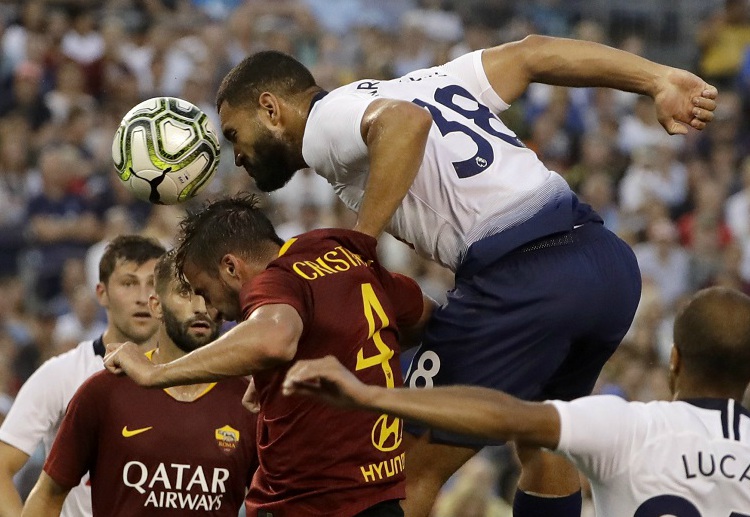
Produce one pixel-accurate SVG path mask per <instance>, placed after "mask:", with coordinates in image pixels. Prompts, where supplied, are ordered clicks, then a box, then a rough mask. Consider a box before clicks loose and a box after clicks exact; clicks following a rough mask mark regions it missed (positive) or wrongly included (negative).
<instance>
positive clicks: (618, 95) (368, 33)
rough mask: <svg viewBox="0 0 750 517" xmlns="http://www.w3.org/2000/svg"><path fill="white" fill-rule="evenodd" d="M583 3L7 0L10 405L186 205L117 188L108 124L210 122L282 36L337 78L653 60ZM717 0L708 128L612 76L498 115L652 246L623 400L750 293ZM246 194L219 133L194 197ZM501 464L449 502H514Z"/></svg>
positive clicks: (5, 370) (2, 405)
mask: <svg viewBox="0 0 750 517" xmlns="http://www.w3.org/2000/svg"><path fill="white" fill-rule="evenodd" d="M682 1H685V0H678V3H679V2H682ZM578 4H579V3H578V2H564V1H562V0H536V1H526V2H512V1H510V0H461V1H458V0H378V1H377V2H373V1H367V0H89V1H86V0H78V1H72V0H71V1H63V0H51V1H46V2H44V1H38V0H24V1H22V2H21V1H19V2H8V1H6V2H4V3H0V51H1V52H0V419H1V418H2V415H3V414H4V413H5V412H6V411H7V409H8V408H9V407H10V404H11V403H12V400H13V396H14V394H15V393H16V392H17V390H18V388H19V387H20V385H21V384H22V383H23V382H24V380H25V379H26V378H27V377H28V376H29V375H30V374H31V372H33V371H34V369H35V368H36V367H37V366H38V365H39V364H40V363H41V362H42V361H44V360H45V359H47V358H49V357H51V356H54V355H56V354H59V353H61V352H63V351H65V350H68V349H70V348H71V347H73V346H75V344H77V343H78V342H79V341H81V340H84V339H90V338H93V337H96V336H98V335H99V334H100V333H101V331H102V329H103V326H104V322H103V321H102V311H101V310H100V308H99V306H98V303H97V300H96V296H95V285H96V282H97V274H98V273H97V271H98V270H97V267H98V260H99V257H100V256H101V253H102V250H103V247H104V246H105V244H106V243H107V242H108V240H109V239H111V238H112V237H113V236H115V235H118V234H122V233H131V232H138V233H143V234H146V235H150V236H153V237H156V238H158V239H159V240H161V241H162V242H163V243H164V244H165V245H167V246H170V245H171V244H172V241H173V238H174V235H175V232H176V227H177V224H178V222H179V220H180V217H181V215H182V213H183V211H184V210H185V209H186V208H189V207H186V206H182V205H181V206H152V205H149V204H148V203H144V202H140V201H137V200H135V199H134V198H133V197H132V196H131V195H130V194H129V192H128V191H127V190H125V189H124V188H123V187H122V185H121V184H120V181H119V179H118V177H117V175H116V174H115V171H114V169H113V166H112V163H111V143H112V136H113V135H114V132H115V129H116V128H117V125H118V123H119V121H120V120H121V118H122V116H123V115H124V114H125V113H126V112H127V111H128V110H129V109H130V108H131V107H132V106H134V105H135V104H137V103H138V102H139V101H141V100H143V99H146V98H149V97H153V96H157V95H171V96H177V97H182V98H184V99H187V100H189V101H191V102H193V103H194V104H196V105H198V106H200V107H201V108H202V109H204V111H206V112H207V113H208V114H209V116H210V117H211V118H212V119H213V120H214V121H215V122H216V123H217V124H218V120H217V115H216V110H215V107H214V102H213V96H214V92H215V91H216V87H217V86H218V83H219V82H220V80H221V78H222V77H223V75H224V74H225V73H226V72H227V71H228V70H229V69H230V68H231V67H232V66H233V65H235V64H236V63H238V62H239V61H240V60H241V59H242V58H243V57H244V56H246V55H247V54H249V53H252V52H255V51H258V50H263V49H269V48H272V49H277V50H282V51H285V52H288V53H291V54H293V55H295V56H296V57H297V58H298V59H300V60H301V61H302V62H303V63H304V64H305V65H307V66H309V67H310V69H311V70H312V71H313V73H314V75H315V77H316V79H317V80H318V82H319V84H321V86H323V87H324V88H327V89H332V88H335V87H336V86H338V85H341V84H343V83H346V82H349V81H352V80H354V79H358V78H365V77H367V78H375V79H385V78H391V77H394V76H398V75H401V74H403V73H406V72H408V71H411V70H414V69H417V68H424V67H429V66H432V65H435V64H440V63H443V62H445V61H447V60H450V59H452V58H454V57H457V56H459V55H461V54H463V53H465V52H468V51H471V50H474V49H478V48H484V47H489V46H493V45H497V44H500V43H504V42H507V41H512V40H517V39H520V38H522V37H524V36H525V35H527V34H530V33H543V34H551V35H556V36H569V37H575V38H579V39H587V40H592V41H598V42H601V43H606V44H609V45H613V46H616V47H619V48H622V49H625V50H628V51H630V52H634V53H637V54H642V55H645V56H646V57H649V54H648V49H649V43H650V42H649V37H648V34H642V33H639V32H637V31H635V32H633V33H632V34H629V33H625V34H621V35H619V37H618V38H617V40H613V39H610V38H609V37H608V31H607V28H606V26H605V24H603V23H602V21H601V20H597V19H593V18H587V17H586V16H585V13H584V11H582V10H580V9H578V8H577V7H576V5H578ZM635 4H638V2H635V3H634V5H635ZM705 6H706V8H705V11H706V12H705V13H704V16H701V17H700V18H697V19H695V20H689V22H691V24H689V26H690V27H692V29H693V30H692V36H693V37H692V38H682V39H681V40H680V41H678V42H676V43H675V44H677V45H683V46H685V47H686V48H688V49H689V50H692V55H694V56H695V59H694V62H693V65H692V67H691V68H692V70H693V71H695V72H696V73H699V74H701V75H702V76H703V77H704V78H705V79H707V80H708V81H709V82H713V83H714V84H716V85H717V86H718V87H719V88H720V103H719V108H718V109H717V111H716V120H715V121H714V122H713V123H712V125H711V126H710V127H709V129H708V130H706V131H705V132H703V133H698V132H696V131H691V132H690V133H689V134H688V135H687V136H684V137H670V136H668V135H667V134H666V133H665V132H664V131H663V129H662V128H661V126H660V125H659V123H658V122H657V120H656V117H655V114H654V110H653V108H652V103H651V101H650V99H649V98H646V97H638V96H636V95H633V94H628V93H622V92H614V91H610V90H603V89H564V88H556V87H550V86H545V85H533V86H532V87H531V88H530V90H529V91H528V93H527V95H526V96H525V97H524V98H523V99H522V101H520V102H518V103H516V104H515V105H514V106H512V107H511V109H510V110H509V111H508V112H506V113H505V114H504V115H503V117H502V118H503V120H504V121H505V122H506V124H508V125H509V127H511V128H512V129H513V130H515V131H516V133H517V134H518V135H519V137H521V138H522V140H523V141H524V142H525V143H526V144H527V145H528V146H529V147H531V148H532V149H534V150H535V151H536V152H537V153H538V154H539V156H540V158H541V159H542V160H543V161H544V162H545V164H546V165H547V166H548V167H549V168H550V169H552V170H555V171H557V172H559V173H560V174H562V175H563V176H564V177H565V178H566V179H567V181H568V182H569V183H570V185H571V186H572V187H573V189H574V190H575V191H576V192H577V193H578V194H579V196H580V197H581V198H582V199H583V200H585V201H586V202H588V203H590V204H592V205H593V206H594V207H595V209H596V210H597V211H598V212H599V213H600V214H601V215H602V216H603V217H604V219H605V222H606V224H607V225H608V226H609V227H610V228H611V229H612V230H614V231H615V232H617V233H618V234H619V235H621V236H622V237H623V238H625V239H626V240H627V241H628V242H629V243H630V244H631V245H632V246H633V248H634V250H635V252H636V255H637V256H638V260H639V263H640V267H641V270H642V274H643V296H642V300H641V304H640V307H639V309H638V312H637V315H636V319H635V322H634V324H633V326H632V328H631V330H630V332H629V334H628V335H627V337H626V339H625V342H624V343H623V345H622V346H621V347H620V350H619V351H618V352H617V353H616V354H615V356H614V357H613V359H612V360H611V361H610V362H609V363H608V365H607V366H606V368H605V371H604V372H603V375H602V377H601V379H600V383H599V385H598V387H597V390H598V391H599V392H606V393H615V394H618V395H621V396H622V397H625V398H627V399H630V400H654V399H663V398H666V397H668V390H667V385H666V380H665V379H666V378H665V371H664V365H665V361H666V359H667V357H668V353H669V348H670V346H671V339H672V337H671V323H672V320H673V318H674V314H675V311H676V310H678V309H679V307H680V305H681V304H682V303H683V302H684V301H685V299H686V298H687V297H689V296H690V294H691V293H693V292H694V291H696V290H697V289H699V288H702V287H706V286H709V285H716V284H721V285H727V286H731V287H734V288H737V289H740V290H742V291H744V292H746V293H748V294H750V151H748V149H750V146H748V145H747V144H748V139H749V137H750V133H749V132H748V130H749V129H750V128H749V127H748V121H750V117H748V116H747V115H748V106H750V104H749V102H750V7H749V6H748V1H747V0H725V1H724V2H719V3H716V2H706V3H705ZM252 189H253V186H252V183H251V181H250V180H249V179H248V177H247V176H246V174H245V173H244V171H241V170H238V169H236V168H235V166H234V164H233V159H232V153H231V146H230V145H228V144H227V143H226V142H225V143H224V145H223V151H222V162H221V165H220V169H219V173H218V174H217V178H216V179H215V180H214V182H213V183H212V185H211V186H210V187H209V189H208V191H207V192H206V194H205V195H202V196H201V198H199V200H197V202H199V201H200V200H201V199H205V197H206V196H215V195H218V194H221V193H233V192H239V191H243V190H244V191H248V190H252ZM264 202H265V204H266V208H267V210H268V212H269V214H270V215H271V217H272V218H273V220H274V222H275V223H276V225H277V227H278V230H279V233H280V235H281V236H282V237H283V238H286V237H291V236H293V235H295V234H298V233H300V232H303V231H306V230H310V229H313V228H318V227H326V226H344V227H346V226H350V225H351V224H352V223H353V218H352V214H350V213H348V212H347V210H346V209H344V208H343V207H342V205H341V204H340V203H339V202H338V201H337V200H336V199H335V197H334V195H333V192H332V190H331V189H330V187H329V186H328V184H327V183H326V182H325V181H324V180H322V179H320V178H319V177H318V176H316V175H315V174H314V173H313V172H312V171H302V172H301V173H299V174H297V175H296V176H295V178H294V179H293V180H292V182H291V183H290V184H289V185H288V186H287V187H286V188H285V189H282V190H281V191H279V192H278V193H274V194H272V195H270V196H264ZM380 252H381V255H382V260H383V261H384V262H385V263H386V265H387V266H389V267H390V268H392V269H394V270H397V271H400V272H403V273H406V274H408V275H411V276H412V277H414V278H416V279H418V281H419V282H420V284H421V285H422V287H423V288H424V290H425V291H426V292H427V293H429V294H431V295H432V296H433V297H434V298H436V299H438V300H441V299H444V293H445V290H446V289H449V288H450V287H451V278H452V275H451V274H450V273H449V272H448V271H446V270H444V269H443V268H441V267H440V266H437V265H436V264H433V263H428V262H425V261H422V260H420V259H418V258H417V257H416V256H415V255H414V254H413V253H412V252H411V251H410V250H409V249H408V248H406V247H405V246H403V245H401V244H400V243H398V242H397V241H395V240H394V239H391V238H387V237H385V238H383V240H382V242H381V247H380ZM508 457H509V456H508V455H507V453H506V452H505V451H504V450H502V449H498V450H494V451H490V453H489V454H488V455H486V456H483V457H481V458H480V459H478V460H475V462H473V463H472V464H471V465H469V466H468V468H467V469H466V472H465V476H466V478H467V479H471V480H473V481H471V482H461V479H459V480H458V481H457V482H455V483H453V484H452V485H451V486H450V487H449V490H448V491H447V492H446V496H445V498H444V501H443V502H441V505H440V508H439V509H438V515H451V516H454V517H469V516H484V515H487V516H489V515H492V516H495V515H506V514H507V506H505V505H504V503H503V502H502V500H501V499H499V498H498V497H497V495H498V494H500V495H503V492H504V491H503V490H502V489H498V487H502V486H512V482H509V481H508V479H511V478H512V475H513V474H512V473H513V471H514V469H513V465H512V461H509V460H508V459H507V458H508ZM459 478H460V477H459ZM461 501H464V503H461ZM477 501H486V504H484V503H482V504H480V505H477V504H475V503H476V502H477ZM469 502H471V504H469ZM447 508H448V509H447ZM455 508H462V510H457V509H455ZM440 512H443V513H440Z"/></svg>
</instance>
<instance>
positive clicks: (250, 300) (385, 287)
mask: <svg viewBox="0 0 750 517" xmlns="http://www.w3.org/2000/svg"><path fill="white" fill-rule="evenodd" d="M376 244H377V241H376V240H375V239H374V238H372V237H369V236H367V235H365V234H361V233H358V232H354V231H349V230H315V231H312V232H309V233H306V234H303V235H300V236H299V237H297V238H296V239H292V240H290V241H288V242H287V243H286V244H285V245H284V246H283V247H282V249H281V251H280V253H279V258H277V259H276V260H274V261H273V262H271V264H269V266H268V268H267V269H266V270H265V271H264V272H263V273H261V274H260V275H258V276H257V277H256V278H254V279H253V280H252V281H251V282H249V283H248V284H246V285H245V286H243V289H242V292H241V301H242V307H243V310H244V316H245V318H248V317H249V316H250V314H251V313H252V312H253V311H254V310H255V309H257V308H258V307H260V306H262V305H266V304H288V305H291V306H292V307H294V308H295V309H296V310H297V312H298V313H299V315H300V317H301V318H302V322H303V332H302V336H301V337H300V341H299V343H298V348H297V354H296V356H295V358H294V359H295V361H296V360H300V359H314V358H319V357H324V356H326V355H329V354H330V355H333V356H336V357H337V358H338V359H339V360H340V361H341V362H342V363H343V364H344V365H345V366H346V367H347V368H349V369H350V370H351V371H352V372H355V375H357V377H358V378H359V379H361V380H362V381H363V382H365V383H367V384H377V385H381V386H388V387H398V386H401V385H402V377H401V371H400V367H399V346H398V329H399V326H400V325H404V326H409V325H413V324H415V323H416V322H417V321H418V320H419V317H420V316H421V314H422V308H423V302H422V293H421V290H420V289H419V286H418V285H417V284H416V283H415V282H414V281H413V280H411V279H409V278H406V277H404V276H402V275H397V274H392V273H389V272H388V271H386V270H385V269H384V268H382V267H381V266H380V265H379V264H378V263H377V261H376V260H375V259H376V251H375V247H376ZM295 361H293V362H292V363H290V364H289V365H286V366H285V367H282V368H278V369H275V370H272V371H269V372H265V373H258V374H255V375H254V378H255V386H256V388H257V390H258V396H259V402H260V408H261V409H260V414H259V415H258V455H259V458H260V469H258V472H257V473H256V476H255V478H254V480H253V485H252V487H251V489H250V492H249V493H248V497H247V503H246V506H247V510H248V512H247V514H248V515H250V516H255V515H258V510H263V511H266V512H271V513H272V514H273V516H274V517H296V516H302V515H304V516H309V517H313V516H326V517H348V516H352V515H355V514H357V513H359V512H361V511H362V510H365V509H367V508H369V507H370V506H373V505H375V504H377V503H378V502H381V501H385V500H389V499H401V498H403V497H404V475H403V470H404V454H403V449H402V447H401V439H402V427H403V426H402V423H401V421H400V420H399V419H397V418H394V417H390V416H386V415H378V414H375V413H369V412H365V411H344V410H341V409H338V408H333V407H330V406H328V405H326V404H324V403H320V402H318V401H316V400H314V399H310V398H305V397H287V396H284V395H282V393H281V384H282V382H283V380H284V377H285V375H286V372H287V370H288V369H289V367H291V364H293V363H294V362H295Z"/></svg>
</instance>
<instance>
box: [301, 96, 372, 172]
mask: <svg viewBox="0 0 750 517" xmlns="http://www.w3.org/2000/svg"><path fill="white" fill-rule="evenodd" d="M373 100H375V98H367V97H364V96H361V95H357V94H355V93H350V92H346V91H342V90H334V91H333V92H331V93H329V94H328V96H327V97H325V98H323V99H322V100H321V101H319V102H318V104H317V105H315V106H314V107H313V110H312V112H311V113H310V118H309V120H308V124H307V127H308V128H310V129H309V130H305V135H304V137H303V140H302V156H303V157H304V159H305V163H307V164H308V165H309V166H310V167H312V168H313V169H318V170H321V171H327V170H336V171H338V172H339V173H341V172H344V173H345V172H346V171H347V170H349V168H350V166H352V165H353V164H357V163H361V161H362V160H366V159H367V156H368V151H367V145H366V144H365V142H364V140H363V139H362V130H361V126H362V118H363V117H364V114H365V111H366V110H367V108H368V107H369V106H370V104H371V103H372V101H373Z"/></svg>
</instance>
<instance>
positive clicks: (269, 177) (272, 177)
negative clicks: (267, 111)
mask: <svg viewBox="0 0 750 517" xmlns="http://www.w3.org/2000/svg"><path fill="white" fill-rule="evenodd" d="M259 131H260V133H259V135H258V140H257V141H256V142H255V145H253V155H254V159H253V160H252V161H250V160H248V159H247V158H246V159H245V163H243V165H244V166H245V170H247V171H248V174H250V176H251V177H252V178H253V179H255V185H256V186H257V187H258V189H260V190H262V191H263V192H272V191H274V190H278V189H280V188H281V187H283V186H284V185H286V184H287V183H288V182H289V180H290V179H292V176H294V173H295V172H297V170H298V169H299V167H296V166H295V165H294V164H293V161H294V158H293V156H294V151H293V150H292V146H291V145H290V144H289V143H288V142H285V141H284V140H281V139H279V138H275V137H274V136H273V134H272V133H271V132H270V131H269V130H268V129H266V128H265V127H261V128H260V130H259Z"/></svg>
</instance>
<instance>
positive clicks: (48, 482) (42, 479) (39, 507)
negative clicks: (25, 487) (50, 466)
mask: <svg viewBox="0 0 750 517" xmlns="http://www.w3.org/2000/svg"><path fill="white" fill-rule="evenodd" d="M68 492H70V489H66V488H63V487H62V486H60V485H58V484H57V482H56V481H55V480H54V479H52V478H51V477H49V475H47V473H46V472H44V471H42V473H41V474H40V476H39V480H38V481H37V482H36V485H34V488H33V489H32V490H31V493H30V494H29V498H28V500H27V501H26V504H25V505H24V507H23V513H22V514H21V515H22V516H23V517H59V515H60V512H61V511H62V507H63V503H64V502H65V497H67V495H68Z"/></svg>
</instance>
